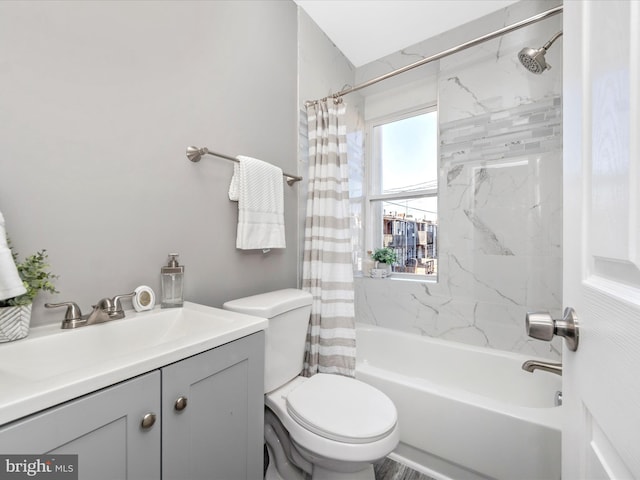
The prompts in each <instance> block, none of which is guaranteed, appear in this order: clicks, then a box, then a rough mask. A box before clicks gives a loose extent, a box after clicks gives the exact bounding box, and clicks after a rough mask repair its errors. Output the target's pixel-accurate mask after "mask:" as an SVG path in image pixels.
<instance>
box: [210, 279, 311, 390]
mask: <svg viewBox="0 0 640 480" xmlns="http://www.w3.org/2000/svg"><path fill="white" fill-rule="evenodd" d="M311 300H312V296H311V294H310V293H309V292H305V291H303V290H298V289H296V288H287V289H284V290H276V291H274V292H268V293H261V294H259V295H253V296H251V297H244V298H238V299H236V300H230V301H228V302H225V303H224V304H223V305H222V308H224V309H226V310H231V311H234V312H239V313H244V314H247V315H254V316H257V317H263V318H267V319H268V320H269V326H268V327H267V330H266V331H265V358H264V392H265V393H268V392H271V391H272V390H275V389H276V388H278V387H281V386H282V385H284V384H285V383H287V382H288V381H289V380H291V379H292V378H294V377H296V376H298V375H299V374H300V372H301V371H302V365H303V360H304V345H305V341H306V338H307V328H308V325H309V316H310V314H311Z"/></svg>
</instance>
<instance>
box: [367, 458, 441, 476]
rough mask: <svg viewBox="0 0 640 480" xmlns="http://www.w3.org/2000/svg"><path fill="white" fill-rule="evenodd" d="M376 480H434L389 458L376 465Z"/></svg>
mask: <svg viewBox="0 0 640 480" xmlns="http://www.w3.org/2000/svg"><path fill="white" fill-rule="evenodd" d="M374 471H375V474H376V480H433V479H432V478H431V477H429V476H427V475H425V474H423V473H419V472H416V471H415V470H412V469H411V468H409V467H407V466H405V465H402V464H400V463H398V462H395V461H393V460H391V459H389V458H385V459H384V460H383V461H381V462H378V463H376V464H375V465H374Z"/></svg>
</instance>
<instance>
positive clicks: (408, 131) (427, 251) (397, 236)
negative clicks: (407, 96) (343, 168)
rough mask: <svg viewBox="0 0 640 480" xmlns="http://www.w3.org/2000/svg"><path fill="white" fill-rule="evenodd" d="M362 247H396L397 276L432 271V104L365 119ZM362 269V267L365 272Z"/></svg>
mask: <svg viewBox="0 0 640 480" xmlns="http://www.w3.org/2000/svg"><path fill="white" fill-rule="evenodd" d="M367 130H368V133H369V149H368V152H367V155H368V159H369V161H368V166H369V171H370V174H369V178H370V181H369V189H368V195H367V204H368V210H369V214H368V219H369V222H368V227H369V228H368V229H367V230H368V232H367V238H368V241H367V245H368V246H369V248H368V249H367V250H369V251H373V250H375V249H376V248H381V247H389V248H392V249H393V250H394V251H395V252H396V257H397V260H396V263H395V264H394V265H393V271H394V272H396V273H398V274H400V275H401V276H405V275H406V276H409V277H413V276H416V275H420V276H422V275H427V276H432V277H434V278H435V275H436V274H437V270H438V268H437V253H438V243H437V242H438V240H437V239H438V215H437V213H438V113H437V111H436V109H435V107H431V108H426V109H422V110H419V111H414V112H411V113H408V114H404V115H396V116H391V117H386V118H384V119H381V120H378V121H375V122H370V123H369V124H368V128H367ZM365 273H366V272H365Z"/></svg>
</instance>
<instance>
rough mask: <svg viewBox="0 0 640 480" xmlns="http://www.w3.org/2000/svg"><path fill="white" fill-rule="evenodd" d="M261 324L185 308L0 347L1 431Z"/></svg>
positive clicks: (51, 330) (52, 329) (45, 330)
mask: <svg viewBox="0 0 640 480" xmlns="http://www.w3.org/2000/svg"><path fill="white" fill-rule="evenodd" d="M267 325H268V321H267V319H265V318H260V317H254V316H250V315H244V314H240V313H235V312H231V311H227V310H222V309H219V308H213V307H206V306H203V305H198V304H195V303H190V302H185V304H184V307H182V308H171V309H160V308H159V307H156V309H154V310H151V311H148V312H139V313H138V312H135V311H133V310H132V311H127V312H126V316H125V318H123V319H121V320H113V321H110V322H106V323H102V324H97V325H89V326H87V327H80V328H76V329H73V330H62V329H61V328H60V324H59V323H57V324H55V325H47V326H43V327H36V328H32V329H31V331H30V333H29V336H27V337H26V338H25V339H22V340H17V341H15V342H8V343H1V344H0V425H3V424H5V423H8V422H11V421H13V420H16V419H18V418H21V417H24V416H26V415H30V414H32V413H35V412H38V411H40V410H43V409H46V408H49V407H52V406H54V405H57V404H60V403H62V402H66V401H68V400H71V399H73V398H76V397H79V396H82V395H85V394H87V393H91V392H93V391H95V390H98V389H100V388H104V387H107V386H109V385H113V384H115V383H118V382H121V381H123V380H127V379H129V378H132V377H135V376H136V375H140V374H143V373H146V372H149V371H152V370H155V369H157V368H160V367H163V366H165V365H168V364H170V363H173V362H176V361H178V360H181V359H183V358H186V357H190V356H192V355H196V354H198V353H201V352H204V351H206V350H210V349H212V348H215V347H218V346H220V345H223V344H225V343H228V342H231V341H234V340H237V339H239V338H242V337H245V336H247V335H250V334H252V333H255V332H258V331H260V330H264V329H266V328H267Z"/></svg>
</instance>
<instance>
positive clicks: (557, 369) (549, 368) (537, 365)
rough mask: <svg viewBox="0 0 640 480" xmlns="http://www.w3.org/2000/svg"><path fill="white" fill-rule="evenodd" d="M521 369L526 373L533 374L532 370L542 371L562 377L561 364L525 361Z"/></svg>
mask: <svg viewBox="0 0 640 480" xmlns="http://www.w3.org/2000/svg"><path fill="white" fill-rule="evenodd" d="M522 369H523V370H526V371H527V372H533V371H534V370H544V371H545V372H551V373H555V374H557V375H562V364H561V363H550V362H539V361H537V360H527V361H526V362H524V363H523V364H522Z"/></svg>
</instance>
